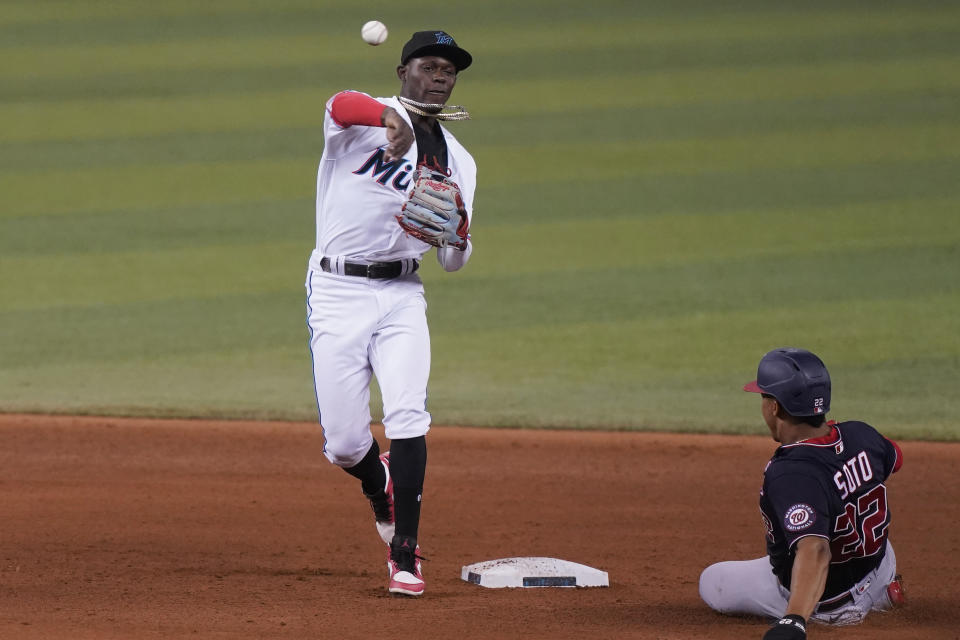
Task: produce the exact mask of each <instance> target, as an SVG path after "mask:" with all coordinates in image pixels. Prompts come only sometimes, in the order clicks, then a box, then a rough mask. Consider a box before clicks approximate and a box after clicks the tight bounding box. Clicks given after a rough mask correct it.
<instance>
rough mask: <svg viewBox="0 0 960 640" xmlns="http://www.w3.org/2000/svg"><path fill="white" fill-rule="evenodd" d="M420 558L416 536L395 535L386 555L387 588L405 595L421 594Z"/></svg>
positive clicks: (422, 583)
mask: <svg viewBox="0 0 960 640" xmlns="http://www.w3.org/2000/svg"><path fill="white" fill-rule="evenodd" d="M422 559H423V558H421V557H420V546H419V545H418V544H417V540H416V538H411V537H410V536H395V537H394V539H393V541H392V542H391V543H390V554H389V555H388V556H387V570H388V571H389V573H390V584H389V585H388V586H387V590H388V591H389V592H390V593H396V594H400V595H405V596H419V595H423V590H424V586H425V585H424V582H423V573H422V571H421V560H422Z"/></svg>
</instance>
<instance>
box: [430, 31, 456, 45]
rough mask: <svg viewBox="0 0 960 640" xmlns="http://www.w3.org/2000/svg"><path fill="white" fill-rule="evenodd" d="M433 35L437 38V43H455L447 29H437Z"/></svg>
mask: <svg viewBox="0 0 960 640" xmlns="http://www.w3.org/2000/svg"><path fill="white" fill-rule="evenodd" d="M433 35H434V36H436V38H437V44H453V36H450V35H447V33H446V32H445V31H437V32H436V33H434V34H433Z"/></svg>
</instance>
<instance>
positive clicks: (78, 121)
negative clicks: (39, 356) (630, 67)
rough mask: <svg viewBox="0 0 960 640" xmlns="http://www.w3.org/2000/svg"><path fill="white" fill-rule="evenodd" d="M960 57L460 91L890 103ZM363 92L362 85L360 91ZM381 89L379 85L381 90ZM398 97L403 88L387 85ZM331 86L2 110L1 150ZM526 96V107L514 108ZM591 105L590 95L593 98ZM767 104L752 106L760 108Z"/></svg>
mask: <svg viewBox="0 0 960 640" xmlns="http://www.w3.org/2000/svg"><path fill="white" fill-rule="evenodd" d="M958 64H960V56H949V55H947V56H926V57H918V58H911V59H907V60H887V61H882V62H849V63H842V64H836V65H831V66H829V67H827V68H824V67H823V66H822V65H821V64H819V63H818V64H809V65H781V66H777V65H774V66H770V67H759V68H749V69H748V68H738V67H734V68H723V67H720V68H715V69H698V70H694V71H685V72H672V73H633V74H616V75H613V76H609V77H605V76H603V75H602V74H601V73H596V74H590V75H587V76H578V77H570V76H567V77H562V78H561V77H555V78H540V79H537V78H530V79H526V80H522V81H521V80H512V81H500V80H492V79H491V80H481V79H472V80H471V82H464V83H463V85H462V87H458V88H457V100H458V101H462V102H464V104H467V105H469V106H470V108H471V109H473V110H474V113H475V114H476V117H478V118H482V117H483V116H484V115H491V116H504V115H520V116H522V115H535V114H537V113H562V112H564V111H580V110H582V109H583V107H584V105H585V104H590V105H592V106H593V108H594V109H597V110H599V111H602V110H604V109H624V108H629V107H644V106H670V105H684V104H695V103H749V102H762V101H764V100H784V99H791V98H793V99H810V98H811V97H818V98H819V97H831V96H833V97H837V96H853V95H863V94H870V93H871V92H879V93H882V94H886V93H889V92H898V91H917V90H923V91H954V90H956V89H958V88H960V76H958V74H955V73H953V71H954V70H955V69H956V67H957V65H958ZM358 84H365V83H358ZM374 84H376V83H374ZM379 86H380V87H381V89H382V91H378V90H375V89H373V88H369V87H363V88H366V89H367V90H368V91H369V92H371V93H375V94H377V93H383V94H386V95H392V94H393V93H394V92H395V91H396V83H395V82H393V81H390V82H384V83H383V84H381V85H379ZM343 88H345V87H342V86H334V87H327V88H325V87H321V86H315V87H307V88H300V89H288V90H270V91H250V92H248V93H246V94H244V96H243V99H242V100H238V99H237V98H236V96H234V95H219V94H216V93H212V94H210V95H205V96H190V97H173V98H125V99H109V98H105V99H88V100H70V101H65V102H45V101H26V102H19V103H7V104H0V119H3V120H6V121H10V122H16V123H17V126H16V127H9V128H7V129H5V130H3V131H2V132H0V143H4V142H26V141H43V140H89V139H92V138H103V137H117V136H144V135H151V134H163V133H171V132H193V131H205V132H211V131H229V130H243V129H245V128H250V127H254V128H263V127H265V126H267V127H269V126H275V125H277V124H281V125H283V126H288V127H306V126H317V125H318V124H319V123H320V122H321V120H322V111H323V105H324V103H325V102H326V100H327V99H328V98H329V97H330V95H332V93H333V92H335V91H337V90H339V89H343ZM517 96H523V98H524V99H523V100H517V99H516V98H517ZM585 96H589V99H586V98H585ZM760 106H761V105H760V104H757V105H754V108H759V107H760Z"/></svg>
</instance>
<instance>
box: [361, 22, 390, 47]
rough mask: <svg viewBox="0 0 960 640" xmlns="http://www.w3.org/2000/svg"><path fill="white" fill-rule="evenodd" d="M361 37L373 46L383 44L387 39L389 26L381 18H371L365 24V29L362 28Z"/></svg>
mask: <svg viewBox="0 0 960 640" xmlns="http://www.w3.org/2000/svg"><path fill="white" fill-rule="evenodd" d="M360 37H362V38H363V41H364V42H366V43H367V44H372V45H373V46H377V45H378V44H383V43H384V42H385V41H386V39H387V26H386V25H385V24H383V23H382V22H380V21H379V20H371V21H370V22H368V23H366V24H365V25H363V29H361V30H360Z"/></svg>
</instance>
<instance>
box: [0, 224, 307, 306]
mask: <svg viewBox="0 0 960 640" xmlns="http://www.w3.org/2000/svg"><path fill="white" fill-rule="evenodd" d="M312 248H313V242H312V234H310V235H305V236H304V237H303V239H302V240H301V241H291V242H275V243H265V242H261V243H256V242H255V240H254V239H253V238H251V239H250V243H249V244H241V245H212V246H199V247H186V248H180V249H169V250H164V251H114V252H111V253H91V254H58V255H52V256H39V257H30V256H22V257H11V258H7V257H0V271H2V272H3V274H4V278H3V280H2V281H0V299H2V300H3V308H4V309H7V310H14V309H56V308H64V307H73V306H81V307H94V306H101V305H105V304H120V303H125V302H132V301H146V300H169V299H172V298H189V297H214V298H215V297H221V296H228V295H231V294H236V293H242V292H268V291H278V290H289V289H290V288H296V285H297V284H298V283H299V282H300V281H302V280H305V279H306V272H307V258H308V256H309V254H310V251H311V250H312Z"/></svg>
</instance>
